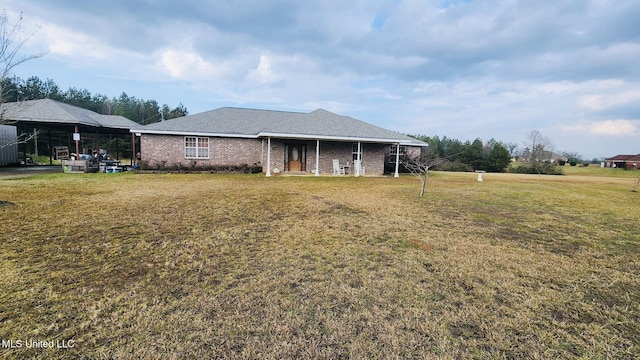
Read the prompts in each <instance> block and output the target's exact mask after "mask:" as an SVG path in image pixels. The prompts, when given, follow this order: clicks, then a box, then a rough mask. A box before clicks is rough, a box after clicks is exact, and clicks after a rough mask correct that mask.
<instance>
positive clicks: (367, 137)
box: [131, 107, 427, 176]
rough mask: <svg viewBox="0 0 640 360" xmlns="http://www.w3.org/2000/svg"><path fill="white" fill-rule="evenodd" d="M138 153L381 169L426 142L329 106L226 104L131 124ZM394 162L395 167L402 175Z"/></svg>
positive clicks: (220, 162)
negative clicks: (292, 108)
mask: <svg viewBox="0 0 640 360" xmlns="http://www.w3.org/2000/svg"><path fill="white" fill-rule="evenodd" d="M131 132H132V133H135V134H136V136H139V137H140V154H141V160H142V161H144V162H145V163H147V164H149V166H151V167H154V166H158V165H159V164H163V165H166V166H176V165H177V166H185V167H187V166H195V167H198V166H244V165H248V166H253V165H257V166H260V167H262V171H263V173H265V175H266V176H271V175H272V174H278V173H300V174H302V173H309V174H314V175H320V174H331V173H333V160H334V159H337V160H338V161H339V162H340V164H341V165H346V166H347V167H346V170H347V173H351V174H354V175H360V174H361V173H362V172H364V170H363V169H362V168H359V167H357V166H354V164H358V162H357V161H358V160H359V164H362V167H363V168H364V169H366V174H383V173H384V172H385V167H387V168H388V167H389V162H391V163H392V165H395V163H396V162H397V160H398V159H399V157H400V155H401V154H419V153H420V150H421V149H422V148H424V147H425V146H427V144H426V143H424V142H422V141H419V140H416V139H414V138H411V137H409V136H405V135H402V134H399V133H396V132H393V131H390V130H386V129H383V128H380V127H378V126H375V125H371V124H368V123H366V122H363V121H360V120H357V119H354V118H352V117H349V116H341V115H337V114H334V113H331V112H329V111H326V110H321V109H319V110H315V111H313V112H310V113H300V112H287V111H272V110H257V109H245V108H231V107H224V108H219V109H216V110H211V111H207V112H203V113H200V114H194V115H188V116H184V117H180V118H175V119H171V120H167V121H162V122H158V123H154V124H149V125H146V126H143V127H142V128H138V129H132V130H131ZM397 168H398V167H397V166H395V173H396V175H397V171H398V170H397Z"/></svg>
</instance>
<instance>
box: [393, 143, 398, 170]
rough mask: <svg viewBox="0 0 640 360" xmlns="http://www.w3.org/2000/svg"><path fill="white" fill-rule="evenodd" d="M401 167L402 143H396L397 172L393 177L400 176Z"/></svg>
mask: <svg viewBox="0 0 640 360" xmlns="http://www.w3.org/2000/svg"><path fill="white" fill-rule="evenodd" d="M399 167H400V143H398V144H396V172H395V174H393V177H400V173H398V169H399Z"/></svg>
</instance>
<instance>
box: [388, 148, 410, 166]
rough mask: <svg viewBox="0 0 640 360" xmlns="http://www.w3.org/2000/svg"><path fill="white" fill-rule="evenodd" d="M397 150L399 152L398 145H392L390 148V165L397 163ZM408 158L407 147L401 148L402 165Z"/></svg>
mask: <svg viewBox="0 0 640 360" xmlns="http://www.w3.org/2000/svg"><path fill="white" fill-rule="evenodd" d="M397 150H398V146H397V145H391V147H390V148H389V164H395V163H396V154H397ZM406 157H407V147H406V146H400V163H401V164H402V163H403V162H404V161H405V159H406Z"/></svg>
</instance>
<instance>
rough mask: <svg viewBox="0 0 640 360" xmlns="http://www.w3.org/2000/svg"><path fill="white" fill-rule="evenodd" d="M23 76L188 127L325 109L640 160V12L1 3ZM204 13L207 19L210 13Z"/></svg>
mask: <svg viewBox="0 0 640 360" xmlns="http://www.w3.org/2000/svg"><path fill="white" fill-rule="evenodd" d="M0 4H2V8H4V9H5V10H6V11H7V13H8V14H9V16H10V17H11V18H12V19H17V16H18V14H19V13H20V12H22V13H23V16H24V20H23V23H22V25H23V31H25V32H28V31H31V30H33V29H35V28H36V26H40V27H41V28H40V30H39V31H38V32H37V33H36V34H35V36H34V37H33V38H32V39H31V40H30V41H29V43H28V47H27V48H26V50H25V51H27V52H31V53H34V52H37V51H42V50H46V51H48V53H47V54H46V55H45V56H44V57H42V58H39V59H35V60H31V61H29V62H26V63H24V64H22V65H20V66H18V67H16V68H15V71H14V75H17V76H19V77H21V78H23V79H26V78H28V77H29V76H33V75H35V76H38V77H40V78H41V79H42V80H45V79H47V78H50V79H53V80H54V81H55V82H56V83H57V84H58V85H59V86H60V87H61V88H62V90H67V89H68V87H70V86H73V87H76V88H80V89H87V90H89V91H90V92H91V93H92V94H96V93H101V94H105V95H107V96H109V97H117V96H119V95H120V93H121V92H123V91H124V92H126V93H127V94H128V95H130V96H136V97H137V98H142V99H145V100H151V99H155V100H157V101H158V102H159V103H160V104H162V103H167V104H169V105H170V106H171V107H175V106H176V105H178V103H180V102H181V103H182V104H184V106H186V107H187V109H188V110H189V112H190V113H191V114H195V113H198V112H202V111H207V110H211V109H215V108H218V107H222V106H238V107H249V108H260V109H274V110H292V111H303V112H308V111H313V110H315V109H317V108H323V109H326V110H329V111H332V112H335V113H338V114H341V115H349V116H352V117H355V118H357V119H360V120H364V121H367V122H370V123H373V124H376V125H378V126H381V127H384V128H387V129H389V130H394V131H399V132H402V133H409V134H424V135H429V136H434V135H438V136H440V137H442V136H447V137H450V138H455V139H459V140H462V141H466V140H471V141H473V140H474V139H476V138H480V139H482V140H483V141H487V140H489V139H491V138H495V139H496V140H498V141H502V142H505V143H515V144H517V145H518V146H519V147H520V148H523V147H524V146H525V143H526V140H527V136H528V134H529V133H530V132H531V131H532V130H538V131H539V132H540V133H542V135H544V136H546V137H547V138H548V139H549V140H550V141H551V143H552V144H553V146H554V149H555V150H556V151H558V152H561V151H569V152H577V153H578V154H580V155H582V156H583V157H584V158H586V159H591V158H594V157H610V156H614V155H617V154H638V153H640V20H639V19H640V1H638V0H628V1H625V0H619V1H618V0H591V1H589V0H558V1H539V0H528V1H518V0H505V1H489V0H486V1H484V0H476V1H469V0H466V1H462V0H388V1H387V0H380V1H375V0H350V1H343V0H319V1H315V0H305V1H299V0H274V1H258V0H254V1H250V0H235V1H222V0H216V1H200V0H181V1H179V2H178V1H159V0H146V1H128V0H122V1H118V0H110V1H97V0H96V1H83V0H76V1H70V0H64V1H63V0H42V1H40V0H0ZM203 4H206V5H203Z"/></svg>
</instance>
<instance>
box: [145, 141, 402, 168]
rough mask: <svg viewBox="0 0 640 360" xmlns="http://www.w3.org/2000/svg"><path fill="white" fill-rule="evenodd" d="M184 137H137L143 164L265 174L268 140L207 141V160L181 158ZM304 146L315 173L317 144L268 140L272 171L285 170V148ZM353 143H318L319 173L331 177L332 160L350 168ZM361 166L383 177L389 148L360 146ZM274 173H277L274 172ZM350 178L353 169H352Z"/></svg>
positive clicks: (371, 144) (366, 144) (310, 166)
mask: <svg viewBox="0 0 640 360" xmlns="http://www.w3.org/2000/svg"><path fill="white" fill-rule="evenodd" d="M184 138H185V137H184V136H173V135H153V134H142V135H141V137H140V153H141V156H142V161H145V162H147V163H148V164H149V165H150V166H158V165H161V164H164V165H165V166H173V165H182V166H185V167H187V166H190V165H191V164H192V163H193V162H194V161H195V162H196V165H197V166H215V165H231V166H242V165H253V164H260V165H262V170H263V171H264V172H266V170H267V166H266V163H267V139H241V138H219V137H209V159H187V158H185V156H184ZM286 144H304V145H306V147H307V152H306V172H307V173H310V174H313V173H314V172H315V169H316V141H313V140H312V141H297V140H283V139H271V171H272V173H276V171H277V170H279V172H283V171H284V169H285V164H284V160H285V156H284V153H285V145H286ZM352 146H353V143H351V142H348V143H345V142H337V141H320V173H321V174H332V173H333V159H338V160H340V164H346V163H347V161H348V162H349V164H350V165H352V166H353V147H352ZM361 147H362V165H363V166H364V167H365V170H366V174H367V175H381V174H383V173H384V167H385V166H384V165H385V164H384V162H385V153H388V149H389V145H387V144H373V143H361ZM276 169H277V170H276ZM350 171H351V174H353V168H351V170H350Z"/></svg>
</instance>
